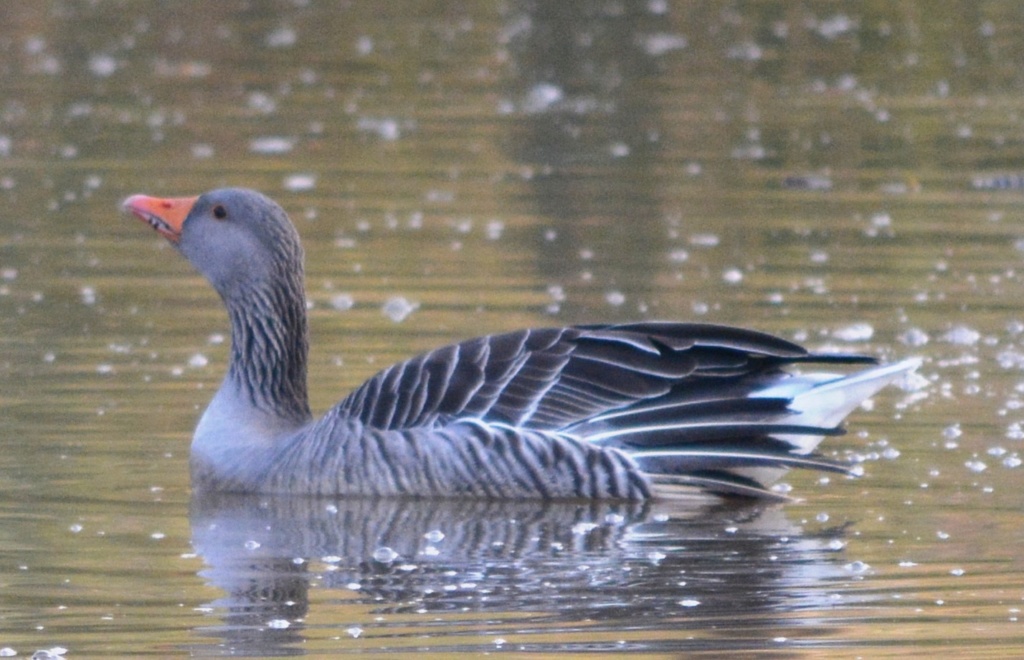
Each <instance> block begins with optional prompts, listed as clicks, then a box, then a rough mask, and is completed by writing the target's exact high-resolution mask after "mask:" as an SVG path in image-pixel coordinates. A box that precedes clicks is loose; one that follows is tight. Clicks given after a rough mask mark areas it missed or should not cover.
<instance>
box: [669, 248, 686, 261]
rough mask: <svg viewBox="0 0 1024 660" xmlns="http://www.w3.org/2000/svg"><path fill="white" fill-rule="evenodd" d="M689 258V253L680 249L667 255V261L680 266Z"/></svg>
mask: <svg viewBox="0 0 1024 660" xmlns="http://www.w3.org/2000/svg"><path fill="white" fill-rule="evenodd" d="M689 258H690V253H689V252H687V251H686V250H683V249H682V248H679V249H676V250H672V251H671V252H669V253H668V260H669V261H671V262H673V263H677V264H681V263H683V262H684V261H686V260H687V259H689Z"/></svg>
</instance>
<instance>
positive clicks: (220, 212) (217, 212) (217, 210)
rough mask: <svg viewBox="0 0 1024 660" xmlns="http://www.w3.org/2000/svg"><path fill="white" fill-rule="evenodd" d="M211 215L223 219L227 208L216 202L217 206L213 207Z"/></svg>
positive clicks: (226, 215)
mask: <svg viewBox="0 0 1024 660" xmlns="http://www.w3.org/2000/svg"><path fill="white" fill-rule="evenodd" d="M213 217H215V218H217V219H218V220H223V219H224V218H226V217H228V210H227V209H226V208H224V207H223V206H222V205H220V204H218V205H217V206H214V207H213Z"/></svg>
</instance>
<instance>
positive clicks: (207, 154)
mask: <svg viewBox="0 0 1024 660" xmlns="http://www.w3.org/2000/svg"><path fill="white" fill-rule="evenodd" d="M215 153H216V152H215V151H214V148H213V145H212V144H206V143H205V142H204V143H200V144H193V145H192V157H193V158H195V159H196V160H206V159H207V158H213V156H214V154H215Z"/></svg>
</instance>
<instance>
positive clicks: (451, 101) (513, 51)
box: [0, 0, 1024, 657]
mask: <svg viewBox="0 0 1024 660" xmlns="http://www.w3.org/2000/svg"><path fill="white" fill-rule="evenodd" d="M0 21H2V23H0V24H2V25H4V26H5V27H4V28H3V30H2V31H0V48H2V49H3V53H4V57H3V58H2V59H3V63H2V64H0V81H2V84H3V89H4V92H5V93H4V94H3V97H2V99H0V200H2V202H3V209H4V212H3V214H2V215H0V228H2V232H0V324H2V326H0V329H2V332H0V347H2V348H0V409H2V410H3V414H2V415H0V443H2V445H3V451H2V452H0V520H2V524H0V584H2V587H3V588H2V589H0V649H11V650H12V651H15V652H17V653H18V654H19V656H20V657H28V656H31V655H32V653H33V652H35V651H36V650H46V649H59V648H63V649H66V651H67V652H66V655H67V656H69V657H87V656H90V655H91V656H94V657H115V656H133V657H136V656H144V655H150V656H158V657H160V656H173V655H185V654H187V653H192V654H194V655H218V654H223V655H227V654H229V653H234V654H235V655H294V654H303V653H310V654H329V653H335V652H339V653H340V652H356V651H367V650H398V651H413V650H430V651H434V652H447V651H450V650H455V649H463V650H471V651H477V652H484V651H509V650H512V651H515V650H531V651H546V652H552V653H553V652H558V651H594V652H596V651H650V652H664V653H679V652H695V651H709V652H712V653H717V654H720V655H721V654H729V653H733V652H740V651H746V650H770V651H774V652H776V653H778V654H785V655H805V654H806V655H811V654H817V653H820V652H828V653H831V654H837V655H848V656H861V655H862V656H878V655H897V654H898V655H913V654H920V655H924V654H928V655H933V654H934V653H935V652H936V651H938V649H940V648H941V650H942V651H943V652H945V651H947V650H948V649H953V648H956V649H957V650H958V651H959V652H960V653H961V654H968V655H987V656H1003V655H1012V654H1014V653H1015V652H1017V649H1019V648H1020V645H1021V643H1022V641H1024V633H1022V632H1021V622H1020V621H1019V619H1020V611H1021V608H1022V607H1024V579H1022V577H1021V576H1022V575H1024V560H1022V559H1021V555H1020V553H1019V551H1018V550H1017V549H1018V548H1019V547H1020V546H1021V542H1022V540H1024V532H1022V526H1021V524H1020V520H1021V511H1022V507H1024V495H1022V494H1021V489H1020V488H1019V481H1020V476H1021V472H1020V470H1021V467H1020V464H1021V460H1022V455H1024V445H1022V440H1024V430H1022V429H1024V413H1022V411H1021V408H1022V405H1024V373H1022V370H1024V357H1022V356H1024V345H1022V344H1024V312H1022V311H1021V303H1020V301H1021V299H1022V296H1021V294H1022V288H1024V282H1022V276H1021V274H1020V265H1019V264H1020V260H1021V254H1022V250H1024V243H1022V241H1024V230H1022V228H1021V223H1020V220H1019V215H1020V213H1019V209H1020V203H1021V196H1022V194H1024V192H1022V190H1021V185H1020V183H1019V182H1020V177H1021V173H1022V172H1024V151H1022V148H1021V145H1022V144H1024V140H1022V131H1024V124H1022V118H1024V101H1022V100H1021V99H1024V94H1022V93H1021V92H1022V89H1024V79H1022V77H1021V73H1020V68H1019V66H1018V63H1019V62H1020V61H1021V56H1022V53H1021V52H1020V50H1021V44H1022V43H1024V39H1022V38H1021V37H1022V35H1021V32H1022V26H1024V12H1022V10H1021V9H1020V8H1019V7H1018V6H1017V3H1014V2H998V1H993V2H948V3H942V4H941V5H940V6H937V5H935V4H934V3H925V2H923V0H921V1H919V2H912V1H906V2H899V3H887V4H881V5H877V6H875V5H864V4H863V3H849V2H833V3H820V4H815V5H814V6H802V5H796V4H793V3H785V2H760V3H753V4H730V3H700V4H697V3H683V2H678V3H676V2H668V1H658V0H652V1H651V2H646V3H640V4H635V5H634V4H631V3H616V2H610V3H598V4H592V3H577V2H560V3H557V4H551V3H536V6H535V5H534V4H532V3H519V2H507V3H486V4H479V5H478V4H468V5H466V6H462V7H458V6H454V5H452V6H441V5H438V4H437V3H404V4H402V5H401V8H398V5H380V3H353V4H351V5H348V6H345V7H343V8H341V7H338V6H336V5H334V4H333V3H318V2H277V3H248V2H232V1H228V2H219V3H207V4H204V5H194V6H193V5H189V6H188V8H187V10H186V9H185V8H183V6H180V5H172V6H170V7H169V6H166V5H163V4H161V3H147V2H130V3H129V2H125V3H119V2H100V3H92V2H71V1H68V2H56V1H55V2H48V3H8V4H5V5H3V7H2V8H0ZM221 185H244V186H249V187H254V188H258V189H260V190H263V191H264V192H266V193H268V194H270V195H272V196H273V197H274V198H275V199H277V200H279V201H280V202H281V203H282V204H283V205H284V206H285V208H286V209H287V210H288V211H289V212H290V213H291V215H292V217H293V219H294V220H295V221H296V224H297V225H298V227H299V230H300V233H301V234H302V236H303V239H304V242H305V246H306V251H307V272H308V289H309V294H310V303H311V310H310V315H311V329H312V335H313V337H312V339H313V355H312V364H311V391H312V398H313V405H314V408H316V409H318V410H323V409H325V408H326V407H328V406H329V405H331V404H332V403H333V402H334V401H336V400H337V399H338V398H340V396H342V394H343V393H344V392H346V391H348V390H349V389H350V388H352V387H354V386H355V385H357V384H358V383H360V382H361V381H362V380H363V379H365V378H366V377H368V376H369V375H371V374H372V373H374V372H376V371H377V370H378V369H380V368H381V367H383V366H386V365H388V364H390V363H392V362H394V361H396V360H399V359H402V358H405V357H408V356H410V355H412V354H414V353H416V352H417V351H420V350H426V349H428V348H431V347H435V346H438V345H440V344H443V343H446V342H450V341H454V340H457V339H463V338H467V337H470V336H474V335H477V334H482V333H486V332H498V331H503V330H510V329H514V328H518V327H522V326H528V325H533V326H536V325H550V324H567V323H577V322H594V321H624V320H631V319H646V318H652V319H653V318H659V319H688V320H699V321H708V322H719V323H732V324H740V325H744V326H748V327H755V328H758V329H762V330H766V331H770V332H774V333H778V334H780V335H782V336H784V337H787V338H793V339H796V340H799V341H801V342H804V343H806V344H808V345H810V346H812V347H814V348H817V349H838V350H843V351H859V352H865V353H869V354H872V355H877V356H879V357H881V358H883V359H887V360H895V359H900V358H903V357H906V356H910V355H919V356H922V357H923V358H924V359H925V364H924V366H923V368H922V369H921V374H922V376H923V381H922V382H920V383H918V385H917V386H916V387H912V388H908V389H898V388H891V389H889V390H887V391H886V392H884V393H882V394H880V395H879V396H877V397H875V399H874V401H873V402H872V405H871V406H870V407H869V408H867V409H865V410H861V411H858V412H856V413H855V414H854V416H853V417H852V418H851V420H850V425H849V429H850V433H849V434H848V435H846V436H845V437H842V438H836V439H832V440H830V442H829V445H828V447H829V448H831V450H832V451H834V452H835V454H836V455H837V456H839V457H846V458H849V459H851V460H855V461H858V462H861V463H862V467H863V472H864V476H863V477H861V478H859V479H856V480H852V479H846V478H837V477H835V476H831V478H822V477H821V475H815V474H798V473H792V474H791V475H790V476H789V478H787V482H788V483H789V484H790V485H791V486H792V491H791V494H792V495H795V496H798V497H799V498H800V499H799V500H798V501H795V502H793V503H790V504H786V505H784V506H776V505H773V506H752V505H746V506H743V505H737V504H715V503H712V502H694V503H693V504H692V506H680V507H676V508H673V509H668V510H665V509H663V508H659V507H624V506H621V505H602V504H595V505H579V504H572V505H569V504H561V505H539V504H536V503H527V504H523V503H505V504H500V503H488V504H482V503H460V502H377V501H358V500H357V501H348V502H325V501H308V502H307V501H280V500H275V499H265V498H264V499H260V498H257V499H245V498H225V499H223V500H217V501H210V500H196V501H193V499H192V498H191V496H190V492H189V485H188V476H187V459H188V440H189V437H190V434H191V430H192V428H193V426H194V423H195V420H196V418H197V416H198V414H199V412H200V410H201V409H202V407H203V406H204V405H205V403H206V402H207V401H208V399H209V397H210V396H211V393H212V391H213V389H214V388H215V387H216V385H217V383H218V382H219V379H220V376H221V374H222V372H223V368H224V364H225V360H226V352H227V340H226V333H227V326H226V319H225V317H224V314H223V312H222V311H221V309H220V307H219V303H218V301H217V299H216V296H215V294H214V293H213V292H212V291H211V290H210V289H209V288H208V287H207V285H206V284H205V282H203V281H202V280H201V279H200V278H199V277H198V276H197V275H195V274H194V273H192V272H191V271H190V270H189V268H188V266H187V264H185V263H184V262H183V260H182V259H180V257H178V256H177V255H176V254H175V253H174V251H173V250H172V249H170V248H169V246H167V245H165V244H164V242H163V241H162V239H160V238H159V237H158V236H156V235H155V234H153V233H152V232H151V231H150V230H148V229H147V228H146V227H144V226H141V225H140V224H139V223H137V222H136V221H134V220H132V219H129V218H126V217H124V216H123V215H121V214H120V213H119V212H118V211H117V204H118V202H119V201H120V200H121V199H123V198H124V197H125V196H127V195H128V194H131V193H135V192H146V193H150V194H156V195H179V194H195V193H198V192H201V191H202V190H206V189H209V188H213V187H216V186H221ZM0 653H2V651H0Z"/></svg>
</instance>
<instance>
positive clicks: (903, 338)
mask: <svg viewBox="0 0 1024 660" xmlns="http://www.w3.org/2000/svg"><path fill="white" fill-rule="evenodd" d="M896 339H897V340H898V341H899V342H900V343H902V344H904V345H906V346H914V347H917V346H924V345H925V344H927V343H928V340H929V337H928V333H927V332H925V331H924V330H921V329H920V328H908V329H907V330H905V331H903V332H902V333H901V334H900V335H899V336H898V337H896Z"/></svg>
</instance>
